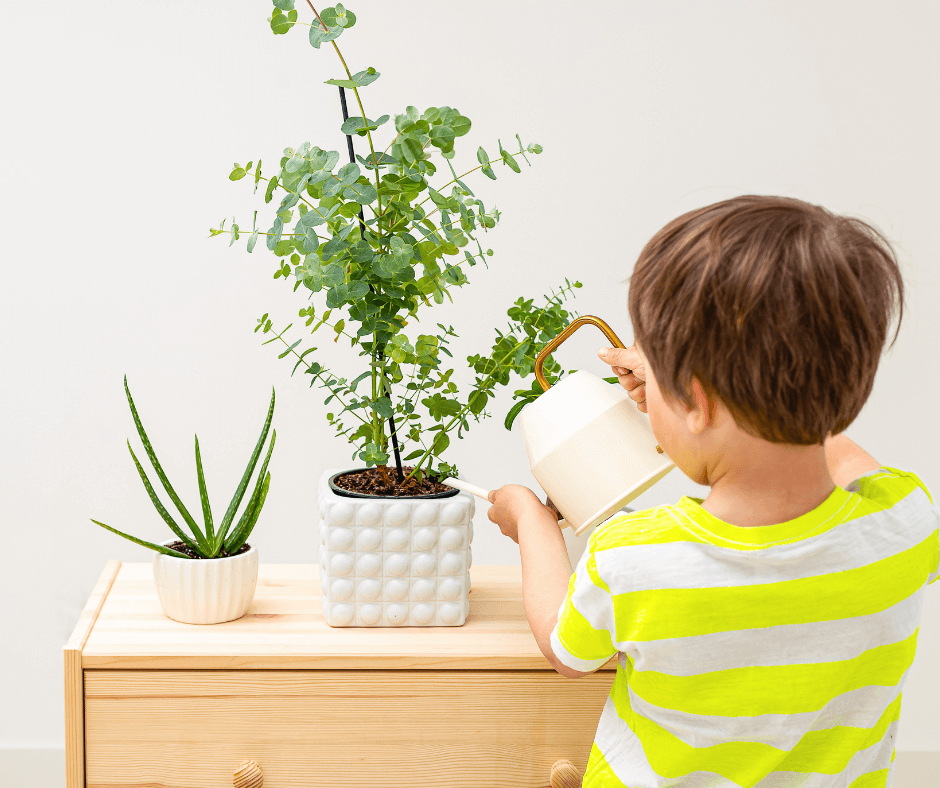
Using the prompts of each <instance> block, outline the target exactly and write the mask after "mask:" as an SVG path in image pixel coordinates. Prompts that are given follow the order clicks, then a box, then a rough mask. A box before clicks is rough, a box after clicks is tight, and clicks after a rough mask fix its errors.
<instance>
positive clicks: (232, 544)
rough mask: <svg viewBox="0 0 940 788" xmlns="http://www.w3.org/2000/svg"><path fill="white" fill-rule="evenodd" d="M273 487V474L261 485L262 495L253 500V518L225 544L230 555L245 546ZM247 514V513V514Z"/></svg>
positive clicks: (267, 476)
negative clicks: (269, 489)
mask: <svg viewBox="0 0 940 788" xmlns="http://www.w3.org/2000/svg"><path fill="white" fill-rule="evenodd" d="M270 486H271V474H270V473H268V474H267V475H266V476H265V477H264V483H263V484H262V485H261V490H260V494H259V496H258V498H257V499H253V500H252V507H251V516H250V517H249V518H248V520H247V521H246V523H245V525H244V527H243V528H242V529H241V530H240V531H239V530H238V529H236V530H235V532H234V533H233V534H232V537H231V538H230V539H229V540H228V541H227V542H226V543H225V550H226V552H228V553H229V554H230V555H231V554H234V553H237V552H238V551H239V550H240V549H241V547H242V545H243V544H245V542H246V541H248V537H249V536H251V532H252V531H253V530H254V527H255V523H257V522H258V515H260V514H261V508H262V507H263V506H264V499H265V498H267V497H268V487H270ZM246 514H247V512H246Z"/></svg>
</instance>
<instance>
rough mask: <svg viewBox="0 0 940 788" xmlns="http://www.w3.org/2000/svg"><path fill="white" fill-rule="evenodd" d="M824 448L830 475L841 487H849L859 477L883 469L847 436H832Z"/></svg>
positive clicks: (827, 439)
mask: <svg viewBox="0 0 940 788" xmlns="http://www.w3.org/2000/svg"><path fill="white" fill-rule="evenodd" d="M824 447H825V450H826V465H828V466H829V475H830V476H831V477H832V481H834V482H835V483H836V484H837V485H839V487H848V485H850V484H851V483H852V482H854V481H855V480H856V479H857V478H858V477H859V476H862V475H863V474H866V473H870V472H871V471H876V470H878V468H880V467H881V465H880V464H879V463H878V461H877V460H876V459H875V458H874V457H872V456H871V455H870V454H869V453H868V452H867V451H865V450H864V449H862V448H861V447H860V446H858V445H857V444H855V443H853V442H852V441H850V440H849V439H848V438H846V437H845V435H830V436H829V437H828V438H826V442H825V444H824Z"/></svg>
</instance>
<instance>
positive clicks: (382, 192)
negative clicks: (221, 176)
mask: <svg viewBox="0 0 940 788" xmlns="http://www.w3.org/2000/svg"><path fill="white" fill-rule="evenodd" d="M307 5H309V7H310V10H311V12H312V13H311V15H310V18H309V21H302V20H301V19H300V18H299V14H298V10H297V9H295V8H294V0H274V9H273V12H272V15H271V17H270V18H269V20H268V22H269V24H270V27H271V30H272V31H273V32H274V33H275V34H276V35H283V34H286V33H288V32H289V31H290V30H292V29H293V28H295V27H297V28H304V29H306V31H307V37H308V40H309V42H310V44H311V45H312V46H313V47H314V48H315V49H319V48H320V47H321V45H322V44H325V43H329V44H330V45H331V47H332V48H333V50H334V51H335V53H336V55H337V56H338V58H339V62H340V64H341V65H342V68H343V72H344V75H342V76H340V77H339V78H333V79H328V80H326V84H328V85H333V86H336V87H338V88H339V93H340V103H341V107H342V113H343V122H342V124H341V125H340V127H339V131H340V132H341V133H343V134H344V135H346V142H347V152H348V158H349V161H348V162H347V163H345V164H342V165H341V166H338V165H340V159H341V156H340V153H339V152H338V151H336V150H329V149H328V148H320V147H318V146H316V145H311V144H310V143H309V142H304V143H303V144H302V145H300V146H298V147H296V148H293V147H289V148H286V149H284V153H283V156H282V157H281V158H280V161H279V162H278V165H277V166H276V167H275V168H273V172H272V171H263V170H262V166H261V161H260V160H259V161H258V162H257V164H255V162H254V160H252V161H249V162H248V163H247V164H246V165H244V166H242V165H240V164H235V165H234V167H233V169H232V171H231V173H230V174H229V178H230V180H232V181H239V180H246V181H247V182H252V181H253V183H254V191H255V192H257V191H258V188H259V187H260V186H262V184H263V194H264V202H265V203H266V204H271V203H274V207H273V211H272V213H273V220H272V223H271V225H270V226H269V227H267V229H263V227H264V225H261V226H259V225H258V212H257V211H255V214H254V220H253V222H252V227H251V232H250V233H249V232H247V231H245V230H243V229H242V227H240V226H239V225H238V224H237V223H236V222H235V220H234V219H233V220H232V225H231V226H230V227H229V228H228V229H226V227H225V222H224V221H223V222H222V223H221V224H220V226H218V227H217V228H213V229H211V230H210V236H219V235H228V236H229V237H230V242H229V245H230V246H231V245H232V244H234V243H235V242H236V241H237V240H239V238H240V237H241V236H242V235H245V236H247V251H248V252H249V253H251V252H253V250H254V249H255V246H256V244H257V242H258V239H259V238H260V237H262V236H263V237H264V239H265V244H266V246H267V248H268V250H269V251H271V252H273V254H274V255H275V257H276V258H277V267H276V270H275V272H274V278H275V279H284V281H285V282H291V283H292V284H293V289H294V290H295V291H296V290H298V289H299V288H301V287H302V288H304V290H305V291H307V293H308V298H309V299H310V300H309V303H308V305H307V306H304V307H303V308H302V309H301V310H300V312H299V316H300V317H301V318H303V319H304V320H305V322H304V327H305V328H306V329H309V334H314V333H316V332H317V331H320V330H323V331H325V332H328V336H331V337H332V338H333V341H334V342H336V341H339V340H340V339H342V340H344V341H346V340H348V341H349V345H350V347H351V348H355V349H356V350H357V352H358V355H359V356H361V357H363V360H364V364H363V366H364V367H365V369H364V370H363V371H361V373H360V374H358V375H355V376H353V377H351V378H347V377H344V376H341V375H339V374H337V373H334V372H333V371H332V370H330V369H328V368H326V367H324V366H323V364H322V363H321V362H320V361H318V360H316V356H314V355H312V354H314V353H315V352H316V350H317V348H316V347H314V346H309V347H303V344H304V342H305V338H304V336H303V335H302V336H301V337H300V338H297V339H294V338H293V337H291V338H290V339H288V338H287V332H288V330H289V329H291V328H292V327H293V324H289V325H288V326H286V327H285V328H281V329H277V328H276V327H275V326H274V322H273V320H271V319H269V317H268V314H267V313H265V314H264V315H262V316H261V318H259V320H258V323H257V325H256V327H255V331H256V332H258V331H260V332H262V333H263V334H268V333H271V334H272V336H271V338H270V339H269V340H267V342H265V344H267V343H268V342H279V343H281V345H282V346H283V350H282V352H281V353H280V357H281V358H286V357H288V356H291V357H293V358H294V359H295V364H294V370H293V373H295V372H297V370H298V369H302V370H303V373H304V374H308V375H310V386H311V387H312V386H314V385H317V386H319V387H321V388H323V389H324V390H325V392H326V394H327V396H326V398H325V400H324V404H325V405H327V406H331V405H332V407H331V408H330V410H329V412H328V413H327V419H328V420H329V423H330V424H331V425H332V426H333V427H334V428H335V430H336V434H337V435H338V436H342V437H343V438H345V439H346V440H348V441H349V442H350V443H351V444H353V445H354V447H355V448H354V451H353V459H355V458H357V457H358V458H359V459H360V460H361V461H362V462H364V463H365V464H366V466H367V467H373V466H377V467H378V468H379V470H380V472H381V473H382V476H383V478H384V479H385V481H386V483H392V482H391V477H390V476H389V473H388V469H387V465H388V463H389V460H390V459H391V457H392V454H394V456H395V465H396V470H397V481H398V482H399V483H403V482H404V483H408V482H410V481H411V480H412V479H417V480H420V479H422V478H423V477H424V476H425V475H426V474H427V473H428V472H431V473H433V474H434V475H436V476H437V477H438V478H441V477H446V476H448V475H456V468H455V467H454V466H453V465H450V464H448V463H446V462H444V461H443V460H442V459H441V457H442V455H443V454H444V452H445V451H446V450H447V448H448V446H449V445H450V442H451V436H452V435H454V434H456V435H457V436H458V437H462V436H463V434H464V433H465V432H466V431H467V430H468V429H469V427H470V422H471V420H473V421H479V420H480V419H481V418H484V417H486V416H488V415H490V414H489V413H488V411H487V407H488V406H489V404H490V400H491V398H492V397H493V396H494V394H495V389H496V387H497V385H507V384H508V383H509V382H510V376H511V374H512V373H515V374H517V375H521V376H527V375H530V374H531V373H532V372H533V365H534V359H535V355H536V354H537V352H538V350H539V349H540V348H541V347H542V346H543V345H544V344H545V343H547V342H548V341H549V340H550V339H552V338H553V337H554V336H555V335H556V334H557V333H558V332H559V331H560V330H561V329H562V328H563V327H564V326H565V325H567V323H568V322H569V321H570V319H571V314H569V312H568V311H567V310H566V308H565V305H564V304H565V302H566V300H567V298H568V297H569V296H570V295H571V294H572V292H573V290H574V289H576V288H579V287H581V284H580V283H579V282H570V281H568V280H565V282H564V284H563V285H561V286H560V287H558V288H557V289H556V290H554V291H553V292H551V293H550V294H549V295H548V296H546V297H545V298H544V299H543V300H542V301H541V302H540V303H538V304H536V303H535V301H534V299H525V298H519V299H518V300H517V301H516V302H515V303H514V304H513V305H512V306H511V307H510V308H509V310H508V317H509V323H508V326H507V328H506V329H505V330H504V331H500V330H497V331H496V336H495V338H494V341H493V343H492V346H491V348H490V349H489V351H488V352H486V353H480V354H477V355H472V356H469V357H468V359H467V362H468V364H469V366H470V368H472V370H473V372H474V374H475V377H474V381H473V383H472V385H471V386H470V387H469V390H468V391H467V392H466V394H465V395H462V394H461V393H460V391H459V389H458V385H457V383H456V382H455V380H454V379H453V375H454V372H455V370H454V368H453V366H451V363H450V362H449V361H448V359H451V358H452V357H453V355H452V353H451V350H450V349H449V345H450V344H451V342H452V340H453V339H454V338H456V337H457V334H456V332H455V330H454V328H453V326H449V325H444V324H443V323H439V322H438V323H435V328H433V329H431V330H430V331H427V333H421V332H420V328H421V326H420V324H418V312H419V310H422V309H424V308H426V307H431V306H433V305H434V304H442V303H444V301H445V300H452V295H451V291H452V290H453V289H454V288H459V287H462V286H463V285H465V284H466V283H467V281H468V280H467V269H468V268H472V267H474V266H476V265H477V264H479V263H483V264H484V265H486V263H487V258H488V257H490V256H491V255H492V254H493V251H492V249H484V247H483V245H482V244H481V242H480V240H479V237H480V234H481V232H482V233H485V232H487V231H489V230H490V229H492V228H493V227H495V226H496V224H497V222H498V221H499V219H500V212H499V211H498V210H497V209H496V208H495V207H492V208H489V209H488V208H487V207H486V205H485V204H484V202H483V200H482V198H481V197H479V196H478V195H477V194H475V193H474V191H473V190H472V189H471V188H470V186H469V185H468V183H467V181H466V180H465V179H466V178H467V177H468V176H470V175H471V174H473V173H475V172H479V173H482V174H483V175H484V176H486V177H487V178H490V179H492V180H495V179H496V177H497V175H496V171H495V170H494V165H501V166H502V167H503V168H505V170H509V171H511V172H513V173H520V172H521V169H522V168H521V166H520V161H522V162H525V163H526V164H528V165H529V166H531V161H530V159H529V157H530V156H532V155H538V154H540V153H541V152H542V147H541V146H540V145H538V144H536V143H528V144H526V143H524V142H523V141H522V138H521V137H520V136H519V135H518V134H517V135H515V143H514V144H513V145H511V146H510V148H511V150H510V149H507V148H505V147H504V146H503V144H502V141H501V140H497V145H498V150H499V155H498V156H495V157H493V158H491V157H490V156H489V154H488V153H487V152H486V151H485V150H484V149H483V148H482V147H479V148H478V149H477V151H476V160H477V164H476V166H474V167H472V168H471V169H468V170H467V171H465V172H463V173H460V174H458V172H457V170H456V169H455V168H454V166H453V159H454V157H455V155H456V153H455V148H456V141H457V139H458V138H460V137H464V136H465V135H467V134H468V132H469V131H470V128H471V122H470V119H469V118H468V117H467V116H466V115H463V114H462V113H461V112H460V111H459V110H458V109H456V108H454V107H447V106H440V107H428V108H426V109H424V110H419V109H418V108H416V107H414V106H408V107H406V109H405V111H404V112H402V113H400V114H396V115H395V117H394V120H393V121H392V119H391V117H390V116H389V115H387V114H386V115H380V116H378V117H376V118H375V119H372V118H371V117H369V116H368V115H367V114H366V110H365V107H364V105H363V96H362V94H363V93H364V92H366V91H365V89H366V88H367V87H368V86H369V85H371V84H373V83H374V82H375V81H376V80H377V79H379V77H380V76H381V75H380V74H379V72H378V71H376V69H375V68H373V67H371V66H370V67H368V68H365V69H363V70H360V71H356V72H353V71H352V70H351V69H350V68H349V66H348V65H347V63H346V60H345V58H344V57H343V55H342V52H341V51H340V48H339V46H338V45H337V39H338V38H339V37H340V36H341V35H343V34H344V33H345V32H346V31H348V30H350V29H351V28H352V27H353V26H354V25H355V24H356V15H355V14H354V13H353V12H352V11H351V10H349V9H347V8H345V7H344V6H343V5H342V4H337V5H335V6H333V7H330V8H324V9H322V10H320V11H319V12H317V11H316V9H315V8H314V6H313V5H312V4H311V3H310V2H309V1H308V3H307ZM347 90H349V91H352V94H353V97H354V99H355V103H356V106H357V107H358V110H359V115H354V116H349V115H348V110H347V103H346V91H347ZM390 121H391V122H390ZM380 136H381V139H380ZM354 137H356V138H358V139H360V140H363V141H364V142H365V144H366V146H367V147H368V152H367V153H366V155H364V156H363V155H355V151H354V145H353V138H354ZM432 182H433V183H434V185H432ZM275 201H276V202H275ZM265 224H267V223H266V222H265ZM318 293H322V294H323V296H322V297H321V298H322V299H323V300H322V301H321V300H320V298H318V299H317V300H316V302H315V301H314V300H313V296H314V294H318ZM412 324H414V325H415V328H414V329H411V326H412ZM406 329H409V330H408V331H406ZM445 357H447V358H445ZM545 370H546V373H547V375H548V376H549V377H550V378H554V377H557V376H558V375H559V374H560V371H561V370H560V368H559V367H558V365H557V364H556V363H555V362H553V361H551V360H550V361H549V362H548V363H547V364H546V367H545ZM293 373H292V374H293ZM517 394H518V395H519V396H520V397H522V398H523V399H522V401H521V402H520V403H519V404H518V405H517V406H516V407H515V408H514V409H513V411H512V412H511V413H510V415H509V417H507V422H506V424H507V427H508V426H509V425H510V424H511V420H512V418H513V417H514V416H515V414H516V413H518V410H519V408H520V407H521V406H522V405H523V404H525V402H526V401H528V400H530V399H531V398H532V397H533V396H534V390H532V391H530V390H527V389H523V390H521V391H519V392H517ZM403 462H411V463H412V465H413V469H412V470H411V471H410V472H409V473H408V475H407V478H406V477H405V475H404V473H403ZM435 462H436V463H437V467H436V469H435V468H434V467H433V465H434V463H435Z"/></svg>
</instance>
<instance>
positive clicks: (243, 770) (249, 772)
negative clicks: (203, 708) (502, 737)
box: [232, 761, 567, 788]
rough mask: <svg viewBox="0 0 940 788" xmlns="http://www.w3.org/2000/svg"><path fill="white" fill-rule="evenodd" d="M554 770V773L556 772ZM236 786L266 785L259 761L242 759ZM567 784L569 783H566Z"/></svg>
mask: <svg viewBox="0 0 940 788" xmlns="http://www.w3.org/2000/svg"><path fill="white" fill-rule="evenodd" d="M554 773H555V772H554V770H552V774H554ZM232 785H234V786H235V788H261V786H263V785H264V773H263V772H262V771H261V766H260V765H259V764H258V762H257V761H242V763H241V764H240V765H239V767H238V768H237V769H236V770H235V774H233V775H232ZM566 785H567V783H566Z"/></svg>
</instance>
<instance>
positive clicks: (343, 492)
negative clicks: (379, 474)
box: [330, 468, 460, 501]
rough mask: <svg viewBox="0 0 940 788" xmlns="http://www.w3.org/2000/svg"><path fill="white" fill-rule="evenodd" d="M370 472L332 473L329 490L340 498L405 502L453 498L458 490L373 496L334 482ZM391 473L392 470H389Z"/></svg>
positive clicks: (360, 470)
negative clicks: (343, 477)
mask: <svg viewBox="0 0 940 788" xmlns="http://www.w3.org/2000/svg"><path fill="white" fill-rule="evenodd" d="M367 470H371V469H370V468H353V469H352V470H349V471H340V472H339V473H334V474H333V475H332V476H331V477H330V490H332V491H333V492H334V493H336V495H339V496H342V497H343V498H371V499H376V498H378V499H385V500H388V501H399V500H400V501H407V500H415V499H422V500H423V499H432V498H453V497H454V496H455V495H457V493H459V492H460V490H458V489H456V488H453V487H452V488H450V489H449V490H444V491H443V492H436V493H426V494H424V495H373V494H370V493H361V492H356V491H355V490H347V489H345V488H343V487H339V486H338V485H337V484H336V480H337V479H339V478H340V477H342V476H352V475H353V474H356V473H362V472H363V471H367ZM389 470H390V471H391V470H392V469H391V468H389Z"/></svg>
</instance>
